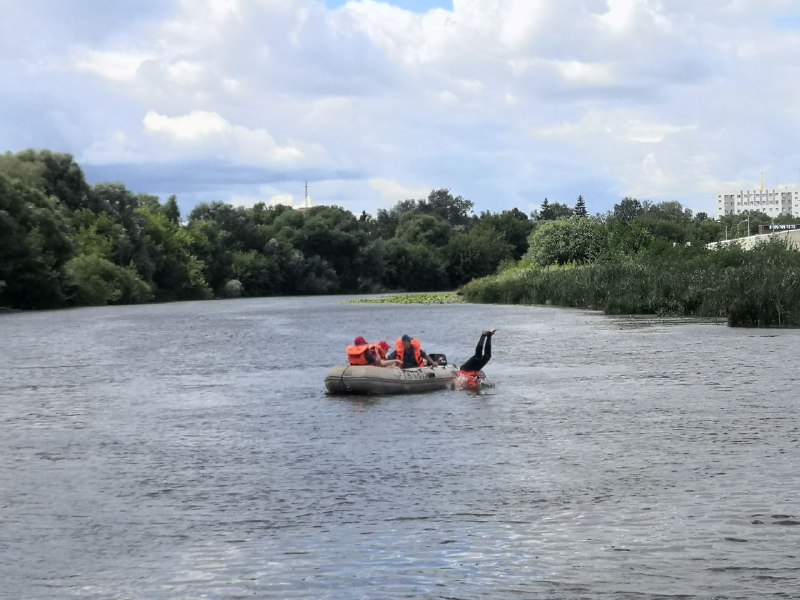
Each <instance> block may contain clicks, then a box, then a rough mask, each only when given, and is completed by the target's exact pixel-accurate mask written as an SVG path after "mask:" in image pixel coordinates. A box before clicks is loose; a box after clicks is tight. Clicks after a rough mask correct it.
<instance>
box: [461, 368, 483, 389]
mask: <svg viewBox="0 0 800 600" xmlns="http://www.w3.org/2000/svg"><path fill="white" fill-rule="evenodd" d="M458 379H459V387H466V388H469V389H471V390H477V389H478V388H480V386H481V372H480V371H463V370H462V371H459V372H458Z"/></svg>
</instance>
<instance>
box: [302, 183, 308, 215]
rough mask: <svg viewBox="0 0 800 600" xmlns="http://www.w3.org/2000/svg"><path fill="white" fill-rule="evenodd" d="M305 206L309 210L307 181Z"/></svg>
mask: <svg viewBox="0 0 800 600" xmlns="http://www.w3.org/2000/svg"><path fill="white" fill-rule="evenodd" d="M303 205H304V206H305V207H306V208H308V181H306V199H305V203H304V204H303Z"/></svg>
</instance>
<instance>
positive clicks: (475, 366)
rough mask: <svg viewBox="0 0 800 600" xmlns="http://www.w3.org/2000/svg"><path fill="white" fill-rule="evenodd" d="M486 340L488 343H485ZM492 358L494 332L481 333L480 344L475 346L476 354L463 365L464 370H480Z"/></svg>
mask: <svg viewBox="0 0 800 600" xmlns="http://www.w3.org/2000/svg"><path fill="white" fill-rule="evenodd" d="M484 340H485V341H486V344H485V345H484ZM491 358H492V334H491V333H490V334H486V333H482V334H481V339H480V340H478V345H477V346H475V354H473V355H472V356H471V357H469V358H468V359H467V361H466V362H465V363H464V364H463V365H461V370H462V371H480V370H481V369H482V368H483V367H485V366H486V363H488V362H489V361H490V360H491Z"/></svg>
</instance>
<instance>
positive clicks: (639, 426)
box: [0, 297, 800, 599]
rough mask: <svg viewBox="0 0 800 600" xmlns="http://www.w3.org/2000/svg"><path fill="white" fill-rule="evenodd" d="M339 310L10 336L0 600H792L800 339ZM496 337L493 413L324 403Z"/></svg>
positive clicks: (75, 321) (175, 316)
mask: <svg viewBox="0 0 800 600" xmlns="http://www.w3.org/2000/svg"><path fill="white" fill-rule="evenodd" d="M341 301H342V298H331V297H328V298H312V299H307V298H304V299H296V298H289V299H269V300H264V299H258V300H237V301H224V302H202V303H179V304H166V305H153V306H138V307H116V308H98V309H79V310H70V311H59V312H41V313H24V314H7V315H0V342H2V345H1V346H0V596H1V597H3V598H26V599H35V598H69V597H79V598H98V599H99V598H136V599H140V598H141V599H158V598H245V597H247V598H262V597H268V598H658V597H662V596H663V597H669V598H676V597H678V598H680V597H687V598H798V597H800V527H798V526H797V525H798V524H800V471H799V469H800V418H798V411H797V404H798V402H800V386H799V385H798V377H799V375H798V356H799V355H800V332H798V331H764V330H742V329H730V328H727V327H725V326H723V325H718V324H712V323H698V322H691V323H686V322H669V321H654V320H648V319H631V318H610V317H605V316H601V315H598V314H594V313H586V312H582V311H572V310H560V309H550V308H542V307H504V306H478V305H456V306H432V307H427V306H380V305H378V306H362V305H345V304H341V303H340V302H341ZM490 326H491V327H496V328H498V329H499V330H500V331H499V333H498V334H497V336H496V338H495V347H494V354H495V357H494V359H493V361H492V362H491V363H490V364H489V366H488V367H487V368H486V371H487V373H488V374H489V375H490V377H491V378H492V379H493V380H495V381H496V382H497V387H496V388H495V389H493V390H491V391H490V393H488V394H485V395H481V396H478V397H476V396H470V395H468V394H466V393H464V392H451V391H441V392H436V393H432V394H427V395H415V396H406V397H403V396H395V397H380V398H373V399H363V398H361V399H348V398H342V397H329V396H326V395H325V392H324V386H323V379H324V376H325V373H326V371H327V369H328V367H330V366H332V365H333V364H336V363H341V362H342V360H341V359H342V358H343V356H344V354H343V351H344V346H345V345H346V344H347V343H349V342H350V341H351V340H352V338H353V337H354V336H355V335H359V334H361V335H364V336H365V337H367V338H368V339H370V340H373V339H380V338H387V339H390V340H392V339H394V338H396V337H398V336H399V335H400V334H402V333H411V334H415V335H418V336H419V337H421V338H422V339H423V341H424V343H425V347H426V348H427V349H428V350H434V351H444V352H446V353H447V355H448V357H449V358H450V359H451V360H454V361H457V362H460V361H462V360H464V359H465V358H467V357H468V356H469V354H471V352H472V349H473V348H474V345H475V342H476V340H477V336H478V333H479V332H480V330H481V329H483V328H486V327H490Z"/></svg>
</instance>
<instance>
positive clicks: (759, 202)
mask: <svg viewBox="0 0 800 600" xmlns="http://www.w3.org/2000/svg"><path fill="white" fill-rule="evenodd" d="M751 210H758V211H761V212H763V213H766V214H767V215H769V216H770V217H777V216H779V215H790V216H793V217H796V216H800V185H797V184H795V185H782V186H779V187H776V188H771V189H768V188H765V187H763V186H762V187H761V188H760V189H757V190H731V191H726V192H723V193H721V194H718V195H717V216H719V217H721V216H723V215H739V214H742V213H746V212H749V211H751Z"/></svg>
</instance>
